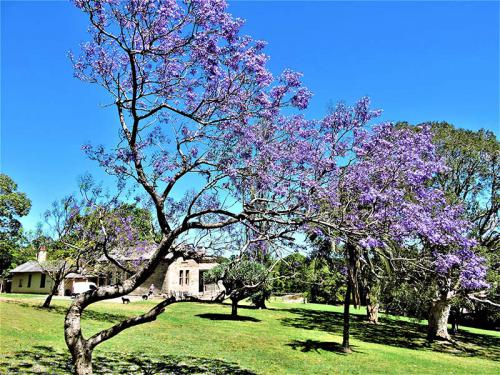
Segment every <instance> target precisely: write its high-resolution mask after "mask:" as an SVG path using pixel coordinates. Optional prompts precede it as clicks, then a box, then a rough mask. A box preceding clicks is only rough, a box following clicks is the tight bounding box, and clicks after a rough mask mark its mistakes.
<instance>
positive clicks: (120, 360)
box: [0, 346, 255, 375]
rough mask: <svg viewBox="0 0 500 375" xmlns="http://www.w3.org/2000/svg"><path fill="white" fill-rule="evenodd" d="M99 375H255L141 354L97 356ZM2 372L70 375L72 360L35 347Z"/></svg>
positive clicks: (225, 365)
mask: <svg viewBox="0 0 500 375" xmlns="http://www.w3.org/2000/svg"><path fill="white" fill-rule="evenodd" d="M93 364H94V373H96V374H148V375H153V374H194V373H196V374H235V375H254V374H255V373H254V372H251V371H249V370H245V369H242V368H241V367H239V366H238V365H237V364H235V363H231V362H224V361H221V360H218V359H209V358H197V357H190V356H173V355H160V356H155V357H151V356H147V355H143V354H138V353H131V354H123V353H113V352H110V353H106V354H101V353H98V354H96V355H95V356H94V358H93ZM0 369H1V370H5V371H6V373H8V374H71V373H72V365H71V357H70V355H69V354H68V353H63V352H58V351H55V350H54V349H52V348H50V347H48V346H34V347H33V348H32V349H31V350H23V351H20V352H16V353H14V354H12V355H11V356H7V357H5V358H3V360H2V362H1V363H0Z"/></svg>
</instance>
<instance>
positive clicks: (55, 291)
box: [42, 281, 61, 309]
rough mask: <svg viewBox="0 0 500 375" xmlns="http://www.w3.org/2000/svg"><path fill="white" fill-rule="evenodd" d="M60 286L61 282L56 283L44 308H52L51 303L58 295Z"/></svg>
mask: <svg viewBox="0 0 500 375" xmlns="http://www.w3.org/2000/svg"><path fill="white" fill-rule="evenodd" d="M60 284H61V282H60V281H54V286H53V287H52V291H51V292H50V294H49V295H48V296H47V298H46V299H45V302H44V303H43V305H42V307H43V308H45V309H48V308H49V307H50V302H51V301H52V296H55V295H57V292H58V290H59V285H60Z"/></svg>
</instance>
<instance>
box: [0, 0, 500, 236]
mask: <svg viewBox="0 0 500 375" xmlns="http://www.w3.org/2000/svg"><path fill="white" fill-rule="evenodd" d="M230 4H231V5H230V11H231V12H232V13H233V14H234V15H236V16H238V17H242V18H245V19H246V20H247V24H246V26H245V32H246V33H248V34H250V35H252V36H254V37H255V38H259V39H264V40H267V41H268V42H269V46H268V48H267V53H268V54H269V55H270V56H271V61H270V67H271V69H272V71H273V72H275V73H276V74H278V73H279V72H280V71H281V70H282V69H284V68H292V69H295V70H298V71H301V72H303V73H304V80H305V83H306V85H307V86H308V87H309V88H310V89H311V90H312V91H313V92H314V94H315V95H314V98H313V102H312V105H311V107H310V108H309V110H308V112H307V113H308V115H309V116H310V117H320V116H322V115H323V114H324V113H325V109H326V108H327V105H328V104H329V103H334V102H336V101H338V100H341V99H343V100H346V101H347V102H352V101H354V100H355V99H356V98H359V97H360V96H363V95H369V96H370V97H372V100H373V103H374V105H375V106H376V107H379V108H383V109H384V117H383V119H384V120H393V121H398V120H406V121H409V122H412V123H419V122H423V121H428V120H436V121H441V120H445V121H448V122H451V123H453V124H455V125H456V126H459V127H462V128H468V129H479V128H486V129H491V130H493V131H495V132H496V133H497V135H498V134H499V127H500V120H499V107H500V98H499V3H498V2H434V1H429V2H311V1H297V2H281V1H279V2H252V1H245V2H232V3H230ZM86 29H87V24H86V19H85V17H84V16H83V14H81V13H80V12H79V11H78V10H77V9H75V8H73V6H72V5H71V4H70V3H69V2H25V1H23V2H17V1H10V2H6V1H1V154H0V156H1V171H2V173H7V174H8V175H10V176H12V177H13V178H14V180H15V181H16V182H17V183H18V184H19V188H20V190H22V191H24V192H26V193H27V194H28V196H29V197H30V198H31V200H32V201H33V209H32V212H31V214H30V215H29V216H28V217H27V218H25V219H24V220H23V222H24V224H25V226H26V227H28V228H33V227H34V225H35V224H36V222H37V221H39V220H40V215H41V213H42V212H43V211H44V210H45V209H46V208H48V206H49V205H50V203H51V202H52V201H53V200H55V199H58V198H61V197H62V196H64V195H65V194H68V193H71V192H73V191H75V190H76V180H77V177H78V176H79V175H81V174H83V173H84V172H86V171H89V172H91V173H94V174H95V175H96V176H97V177H98V178H102V177H104V176H103V174H102V173H101V172H100V171H99V169H98V167H97V166H96V165H95V164H94V163H93V162H91V161H89V160H87V159H86V158H85V156H84V155H83V153H82V152H81V150H80V147H81V145H82V144H84V143H85V142H87V141H92V142H93V143H95V144H101V143H103V144H108V145H109V144H112V143H113V140H114V139H116V132H117V130H116V129H117V126H116V118H115V116H114V115H115V113H114V111H112V110H110V109H109V108H108V109H105V108H101V107H100V106H99V105H101V104H107V103H108V98H107V97H106V96H105V94H104V92H103V91H102V90H100V89H99V88H98V87H96V86H92V85H89V84H85V83H82V82H80V81H78V80H77V79H75V78H73V76H72V69H71V66H70V63H69V61H68V58H67V52H68V51H69V50H75V51H77V50H78V45H79V43H80V42H81V41H85V40H86Z"/></svg>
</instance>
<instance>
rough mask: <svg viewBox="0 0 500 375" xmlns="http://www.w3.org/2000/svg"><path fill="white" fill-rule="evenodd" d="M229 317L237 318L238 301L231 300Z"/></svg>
mask: <svg viewBox="0 0 500 375" xmlns="http://www.w3.org/2000/svg"><path fill="white" fill-rule="evenodd" d="M231 316H238V301H237V300H235V299H232V300H231Z"/></svg>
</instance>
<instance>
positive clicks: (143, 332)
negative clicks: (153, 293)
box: [0, 296, 500, 374]
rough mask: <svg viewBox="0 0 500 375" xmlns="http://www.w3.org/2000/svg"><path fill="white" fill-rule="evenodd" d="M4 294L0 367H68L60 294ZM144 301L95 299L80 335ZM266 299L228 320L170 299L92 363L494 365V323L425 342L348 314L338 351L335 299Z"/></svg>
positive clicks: (441, 368) (331, 369)
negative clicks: (448, 339)
mask: <svg viewBox="0 0 500 375" xmlns="http://www.w3.org/2000/svg"><path fill="white" fill-rule="evenodd" d="M10 298H11V300H10V301H8V300H6V299H5V297H2V299H0V301H1V302H0V317H1V320H0V338H1V348H0V354H1V358H0V371H2V372H6V373H12V372H15V371H21V372H26V373H38V372H48V371H50V372H51V373H54V372H55V373H64V372H66V371H67V368H68V358H67V355H66V347H65V343H64V337H63V331H62V328H63V317H64V308H65V306H67V302H66V301H55V303H54V305H55V307H54V308H53V309H52V310H51V311H45V310H41V309H39V308H36V307H34V306H33V305H34V304H35V306H36V305H40V304H41V303H42V302H43V300H42V299H40V300H38V299H36V298H25V297H20V296H18V297H16V296H14V298H15V300H12V297H10ZM152 304H153V303H152V302H150V301H146V302H137V303H132V304H130V305H121V304H115V303H99V304H96V305H93V306H92V307H91V308H90V311H89V312H88V313H87V316H86V317H85V315H84V317H85V319H84V324H83V327H84V330H85V334H86V335H89V334H92V333H93V332H96V331H97V330H98V329H102V328H105V327H107V326H109V325H111V324H113V322H117V321H118V320H119V319H121V318H123V317H125V316H130V315H134V314H138V313H141V312H143V311H146V310H147V309H148V308H150V307H151V306H152ZM270 307H271V308H272V309H270V310H254V309H248V308H242V309H240V311H239V312H240V315H241V316H242V317H245V319H242V320H239V321H233V320H228V314H229V312H230V309H229V306H220V305H209V304H194V303H180V304H176V305H173V306H171V307H169V308H168V309H167V311H166V312H165V313H164V314H162V315H161V316H160V317H159V319H158V320H157V321H155V322H153V323H149V324H145V325H141V326H138V327H134V328H131V329H129V330H127V331H125V332H123V333H121V334H120V335H118V336H117V337H115V338H113V339H112V340H110V341H108V342H107V343H104V344H103V345H101V346H99V347H98V348H97V350H96V353H95V362H96V370H98V371H100V372H109V371H112V372H114V373H130V372H144V371H146V370H148V369H149V370H156V371H163V372H166V373H172V372H174V373H186V374H187V373H196V372H198V373H201V372H215V373H240V374H248V373H254V372H255V373H259V374H334V373H349V374H357V373H364V374H366V373H369V374H378V373H386V374H431V373H447V374H472V373H473V374H495V373H500V362H499V360H500V334H499V333H498V332H491V331H482V330H477V329H475V330H473V329H464V330H462V331H461V334H460V335H459V336H458V340H459V341H460V344H459V345H456V346H450V345H443V344H434V345H432V346H428V344H427V343H426V341H425V326H423V325H421V324H417V323H414V322H411V321H408V320H407V319H394V318H392V317H383V318H382V319H381V322H382V324H380V325H378V326H373V325H370V324H366V323H365V322H364V321H363V319H362V318H363V317H362V316H361V315H355V316H354V317H353V325H352V345H353V347H354V351H355V352H354V353H353V354H351V355H344V354H342V353H341V352H340V351H339V347H340V345H339V344H340V343H341V334H342V330H341V313H340V311H341V309H340V308H339V307H335V306H323V305H313V304H309V305H299V304H285V303H279V302H274V303H271V304H270ZM358 313H361V312H358ZM200 358H202V359H200ZM203 359H205V360H203ZM245 370H248V371H245ZM98 371H96V372H98Z"/></svg>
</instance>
